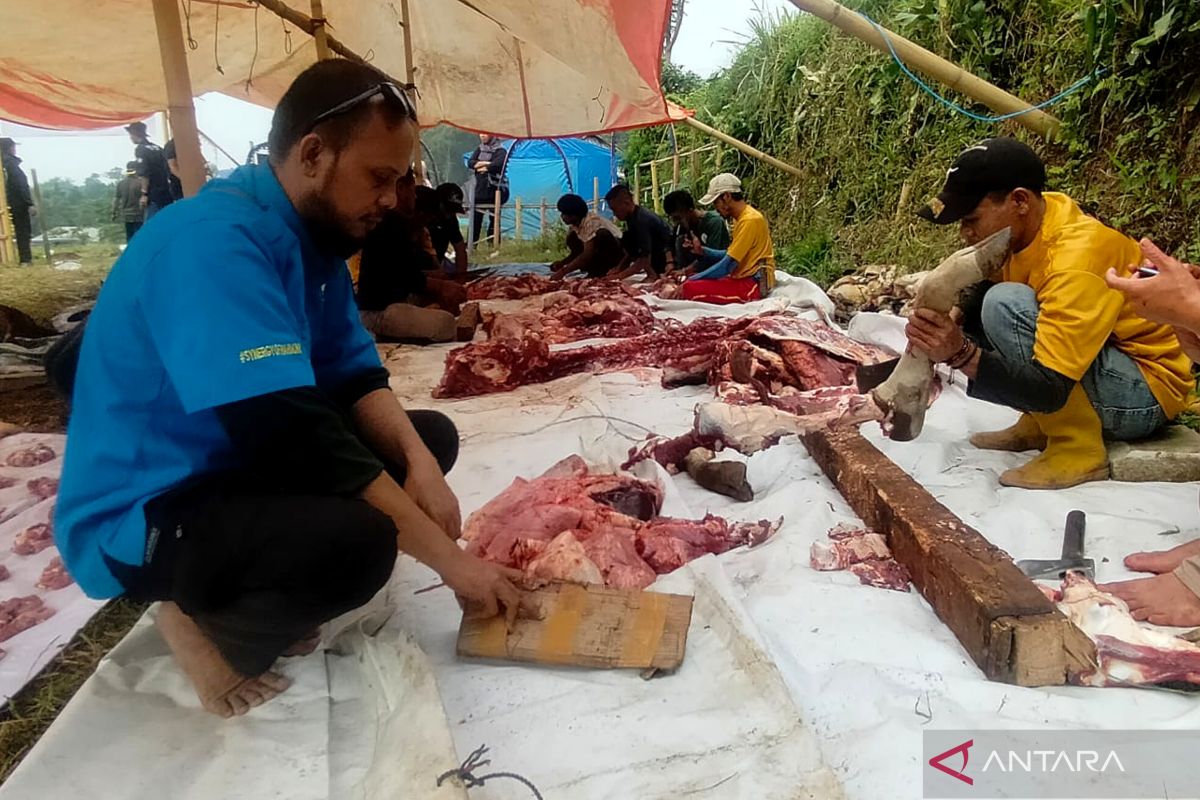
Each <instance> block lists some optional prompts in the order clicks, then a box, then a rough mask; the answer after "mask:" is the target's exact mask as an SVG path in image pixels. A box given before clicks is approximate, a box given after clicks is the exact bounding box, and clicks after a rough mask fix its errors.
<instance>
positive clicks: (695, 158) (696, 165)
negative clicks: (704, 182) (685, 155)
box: [691, 150, 700, 189]
mask: <svg viewBox="0 0 1200 800" xmlns="http://www.w3.org/2000/svg"><path fill="white" fill-rule="evenodd" d="M691 156H692V157H691V162H692V164H691V168H692V188H693V189H699V188H700V151H699V150H693V151H692V153H691Z"/></svg>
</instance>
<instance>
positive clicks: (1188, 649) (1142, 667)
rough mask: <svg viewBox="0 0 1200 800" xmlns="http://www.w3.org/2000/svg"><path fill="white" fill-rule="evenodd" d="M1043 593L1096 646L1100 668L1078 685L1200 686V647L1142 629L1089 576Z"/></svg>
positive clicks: (1076, 576) (1078, 678)
mask: <svg viewBox="0 0 1200 800" xmlns="http://www.w3.org/2000/svg"><path fill="white" fill-rule="evenodd" d="M1043 591H1046V594H1047V595H1049V596H1050V599H1051V600H1053V601H1054V602H1056V603H1057V604H1058V608H1059V610H1060V611H1062V612H1063V613H1064V614H1065V615H1066V616H1067V619H1069V620H1071V622H1073V623H1075V625H1076V626H1077V627H1078V628H1079V629H1080V630H1082V631H1083V632H1084V633H1086V634H1087V635H1088V637H1089V638H1091V640H1092V641H1093V642H1095V644H1096V659H1097V662H1098V663H1097V666H1096V668H1095V669H1094V670H1092V671H1091V672H1085V673H1082V674H1079V675H1072V676H1071V680H1072V681H1073V682H1074V683H1078V684H1080V685H1082V686H1137V685H1142V684H1154V683H1175V682H1181V683H1192V684H1200V646H1197V645H1194V644H1192V643H1191V642H1188V641H1184V640H1183V639H1180V638H1178V637H1176V636H1172V635H1171V634H1169V633H1167V632H1165V631H1160V630H1154V629H1153V628H1146V627H1143V626H1142V625H1140V624H1138V622H1137V621H1136V620H1135V619H1134V618H1133V616H1132V615H1130V613H1129V606H1127V605H1126V604H1125V601H1124V600H1121V599H1120V598H1118V597H1114V596H1112V595H1111V594H1108V593H1107V592H1102V591H1100V589H1098V588H1097V587H1096V584H1094V583H1093V582H1092V581H1091V580H1090V579H1089V578H1088V577H1087V576H1086V575H1084V574H1083V573H1080V572H1069V573H1067V576H1066V578H1064V579H1063V582H1062V587H1061V589H1059V590H1057V591H1054V590H1043Z"/></svg>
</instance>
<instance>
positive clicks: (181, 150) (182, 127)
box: [152, 0, 204, 197]
mask: <svg viewBox="0 0 1200 800" xmlns="http://www.w3.org/2000/svg"><path fill="white" fill-rule="evenodd" d="M152 2H153V5H154V25H155V28H156V29H157V31H158V51H159V57H160V58H161V59H162V67H163V78H164V79H165V81H166V85H167V109H168V111H169V113H170V122H171V129H172V131H173V132H174V139H175V155H176V158H177V159H178V161H179V180H180V182H181V183H182V184H183V194H184V196H185V197H191V196H192V195H194V194H195V193H196V192H198V191H200V187H201V186H203V185H204V156H203V155H202V154H201V152H200V134H199V130H198V128H197V127H196V109H195V106H193V105H192V80H191V76H190V75H189V74H188V65H187V52H186V51H185V50H184V46H183V27H182V25H181V23H180V20H179V4H178V3H177V2H175V0H152Z"/></svg>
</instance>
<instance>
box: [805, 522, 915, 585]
mask: <svg viewBox="0 0 1200 800" xmlns="http://www.w3.org/2000/svg"><path fill="white" fill-rule="evenodd" d="M827 535H828V537H829V541H828V542H813V544H812V548H811V550H810V551H809V563H810V564H811V565H812V568H813V569H815V570H821V571H830V570H843V569H849V570H850V572H852V573H853V574H854V576H855V577H857V578H858V582H859V583H861V584H863V585H864V586H874V587H876V588H878V589H894V590H896V591H898V592H907V591H908V582H909V580H910V577H909V574H908V570H907V569H905V568H904V565H903V564H901V563H899V562H898V561H896V560H895V559H894V558H892V551H891V550H889V549H888V546H887V541H886V540H885V539H884V538H883V537H882V536H880V535H879V534H878V533H875V532H873V531H870V530H868V529H866V528H861V527H855V526H853V525H849V524H847V523H845V522H843V523H839V524H838V525H836V526H834V528H833V529H832V530H830V531H829V533H828V534H827Z"/></svg>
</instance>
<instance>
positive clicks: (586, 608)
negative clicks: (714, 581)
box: [458, 583, 692, 670]
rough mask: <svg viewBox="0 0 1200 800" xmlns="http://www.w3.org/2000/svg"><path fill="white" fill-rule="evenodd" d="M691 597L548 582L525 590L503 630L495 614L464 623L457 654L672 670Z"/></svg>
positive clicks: (682, 642) (683, 638)
mask: <svg viewBox="0 0 1200 800" xmlns="http://www.w3.org/2000/svg"><path fill="white" fill-rule="evenodd" d="M691 619H692V598H691V597H687V596H684V595H675V594H661V593H656V592H640V591H636V590H629V589H609V588H607V587H604V586H580V585H579V584H574V583H555V584H551V585H549V586H546V587H543V588H541V589H537V590H535V591H532V592H527V593H526V594H525V595H524V598H523V600H522V614H521V618H519V619H518V620H517V623H516V625H515V627H514V628H513V630H512V631H511V632H509V631H507V630H506V628H505V622H504V619H503V618H502V617H491V618H489V619H468V618H466V617H465V616H464V617H463V621H462V624H461V625H460V626H459V629H458V655H460V656H466V657H474V658H495V659H502V660H507V661H528V662H533V663H537V664H555V665H565V666H578V667H593V668H596V667H598V668H603V669H646V668H650V667H652V668H655V669H661V670H673V669H675V668H676V667H678V666H679V665H680V663H682V662H683V653H684V649H685V647H686V645H687V630H688V625H689V624H690V623H691Z"/></svg>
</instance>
